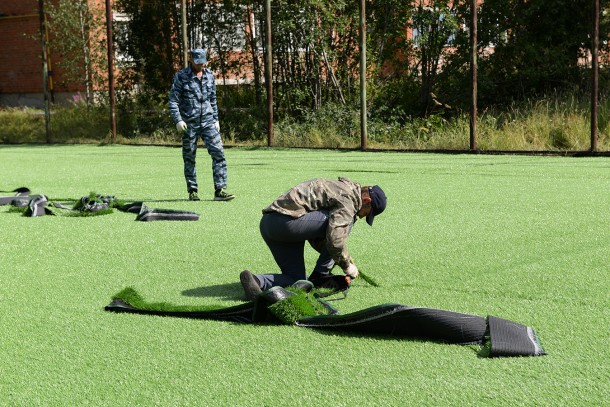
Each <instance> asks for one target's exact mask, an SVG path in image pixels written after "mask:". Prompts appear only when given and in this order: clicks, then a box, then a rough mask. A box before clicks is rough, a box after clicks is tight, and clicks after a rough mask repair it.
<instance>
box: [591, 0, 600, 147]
mask: <svg viewBox="0 0 610 407" xmlns="http://www.w3.org/2000/svg"><path fill="white" fill-rule="evenodd" d="M592 36H593V38H591V76H592V84H591V85H592V86H591V87H592V89H591V151H596V150H597V111H598V108H599V107H598V94H599V64H598V62H599V61H598V56H597V51H598V47H599V0H593V34H592Z"/></svg>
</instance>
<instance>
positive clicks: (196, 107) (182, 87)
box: [169, 49, 235, 201]
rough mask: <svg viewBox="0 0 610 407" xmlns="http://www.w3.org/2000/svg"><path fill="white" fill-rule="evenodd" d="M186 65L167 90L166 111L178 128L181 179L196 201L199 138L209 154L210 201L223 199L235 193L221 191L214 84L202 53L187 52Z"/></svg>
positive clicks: (223, 167) (222, 164) (223, 177)
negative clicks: (189, 54)
mask: <svg viewBox="0 0 610 407" xmlns="http://www.w3.org/2000/svg"><path fill="white" fill-rule="evenodd" d="M190 62H191V63H190V66H189V67H187V68H185V69H183V70H181V71H179V72H178V73H177V74H176V75H175V76H174V80H173V84H172V88H171V90H170V92H169V111H170V115H171V117H172V119H173V120H174V123H176V128H177V129H178V130H179V131H182V132H183V133H182V158H183V160H184V178H185V179H186V189H187V191H188V193H189V199H191V200H199V197H198V195H197V191H198V185H197V170H196V167H195V159H196V156H197V140H198V139H199V137H201V138H202V140H203V142H204V143H205V145H206V147H207V150H208V153H209V154H210V157H212V174H213V179H214V190H215V192H214V200H219V201H226V200H230V199H233V198H234V197H235V196H234V195H232V194H228V193H227V192H226V191H225V188H226V187H227V162H226V160H225V155H224V147H223V144H222V140H221V138H220V125H219V122H218V105H217V101H216V83H215V80H214V75H213V74H212V72H211V71H210V70H209V69H207V68H205V65H206V63H207V59H206V52H205V51H204V50H202V49H194V50H192V51H191V60H190Z"/></svg>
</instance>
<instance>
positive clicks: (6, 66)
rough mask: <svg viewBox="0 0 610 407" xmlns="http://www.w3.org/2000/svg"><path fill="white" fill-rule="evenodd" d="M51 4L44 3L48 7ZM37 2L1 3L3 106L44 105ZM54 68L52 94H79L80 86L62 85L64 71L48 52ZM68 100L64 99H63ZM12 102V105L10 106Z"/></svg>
mask: <svg viewBox="0 0 610 407" xmlns="http://www.w3.org/2000/svg"><path fill="white" fill-rule="evenodd" d="M47 2H48V0H45V4H46V3H47ZM39 28H40V16H39V9H38V0H0V38H1V39H2V40H1V43H2V45H1V46H0V103H2V104H10V105H12V104H22V103H14V101H16V100H27V102H26V103H25V104H28V105H36V104H37V103H32V99H40V101H42V92H43V89H42V47H41V41H40V35H39V32H38V31H39ZM48 53H49V59H50V62H51V67H52V68H53V77H52V81H53V92H54V94H56V95H60V94H67V95H68V97H69V95H70V94H72V93H76V92H77V91H78V90H79V87H77V86H70V87H68V88H66V87H65V86H62V85H61V71H60V70H58V69H57V67H56V64H55V63H56V62H57V60H58V58H59V55H56V54H54V53H53V50H52V49H51V50H48ZM64 96H65V95H64ZM7 101H11V102H7Z"/></svg>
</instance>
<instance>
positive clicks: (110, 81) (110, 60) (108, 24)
mask: <svg viewBox="0 0 610 407" xmlns="http://www.w3.org/2000/svg"><path fill="white" fill-rule="evenodd" d="M106 38H107V43H108V96H109V97H110V131H111V133H112V142H113V143H116V107H115V97H114V51H113V46H112V6H111V5H110V0H106Z"/></svg>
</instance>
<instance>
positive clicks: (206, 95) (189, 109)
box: [169, 66, 218, 123]
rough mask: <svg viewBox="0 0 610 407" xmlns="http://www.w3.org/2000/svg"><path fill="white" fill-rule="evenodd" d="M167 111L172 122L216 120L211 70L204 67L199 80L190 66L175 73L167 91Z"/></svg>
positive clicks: (214, 85)
mask: <svg viewBox="0 0 610 407" xmlns="http://www.w3.org/2000/svg"><path fill="white" fill-rule="evenodd" d="M169 113H170V115H171V116H172V119H173V120H174V123H178V122H179V121H181V120H183V121H185V122H186V123H194V122H199V123H203V122H206V121H212V120H213V121H217V120H218V104H217V101H216V82H215V81H214V75H212V71H210V70H209V69H204V70H203V75H202V77H201V80H199V79H197V75H195V73H194V72H193V70H192V69H191V67H190V66H189V67H188V68H184V69H183V70H181V71H179V72H178V73H176V75H175V76H174V81H173V83H172V88H171V90H170V91H169Z"/></svg>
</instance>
